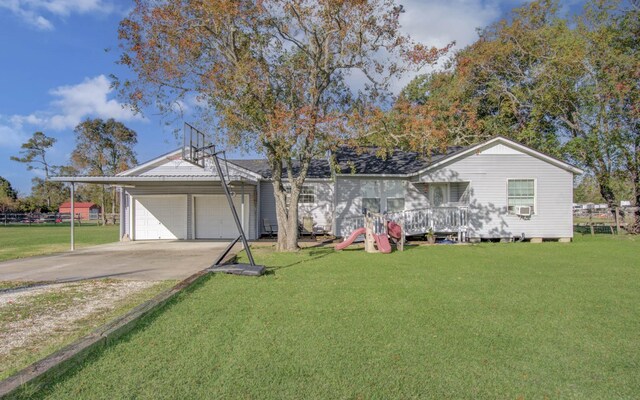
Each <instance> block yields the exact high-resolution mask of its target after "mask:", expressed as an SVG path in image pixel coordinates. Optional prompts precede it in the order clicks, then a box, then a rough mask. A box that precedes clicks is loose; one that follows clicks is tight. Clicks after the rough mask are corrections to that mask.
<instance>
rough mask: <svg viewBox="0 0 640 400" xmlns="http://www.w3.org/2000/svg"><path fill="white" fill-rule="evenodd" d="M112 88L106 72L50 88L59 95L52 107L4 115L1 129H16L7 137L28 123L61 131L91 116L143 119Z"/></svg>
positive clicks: (35, 127)
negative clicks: (113, 93) (121, 101)
mask: <svg viewBox="0 0 640 400" xmlns="http://www.w3.org/2000/svg"><path fill="white" fill-rule="evenodd" d="M112 91H113V89H112V88H111V84H110V82H109V80H108V79H107V77H106V76H104V75H99V76H96V77H95V78H87V79H85V80H84V81H83V82H81V83H78V84H76V85H65V86H59V87H57V88H54V89H52V90H51V91H50V92H49V94H51V95H52V96H53V97H54V98H55V99H54V100H53V101H52V102H51V103H50V107H49V109H48V110H43V111H35V112H33V113H31V114H28V115H12V116H10V117H8V118H4V119H5V120H6V123H5V124H4V125H0V129H2V128H4V129H5V130H11V131H13V132H14V134H13V135H11V136H9V134H7V137H11V138H16V137H17V136H16V134H15V132H22V130H23V127H24V126H25V125H28V126H30V127H32V128H34V129H39V130H45V129H49V130H54V131H61V130H65V129H73V128H74V127H75V126H76V125H78V124H79V123H80V122H81V121H82V120H83V119H85V118H88V117H98V118H103V119H108V118H114V119H116V120H118V121H133V120H142V119H143V117H142V116H140V115H136V114H134V113H133V112H132V111H131V110H130V109H128V108H126V107H123V104H122V103H120V102H118V101H117V100H115V99H112V98H109V97H110V94H111V92H112ZM0 132H3V131H0ZM7 132H8V131H7ZM4 135H5V134H4V133H3V136H4ZM0 140H1V139H0ZM12 140H13V139H7V140H6V141H7V142H10V141H12Z"/></svg>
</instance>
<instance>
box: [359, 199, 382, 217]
mask: <svg viewBox="0 0 640 400" xmlns="http://www.w3.org/2000/svg"><path fill="white" fill-rule="evenodd" d="M362 209H363V211H364V210H368V211H371V212H374V213H379V212H380V198H377V197H363V198H362Z"/></svg>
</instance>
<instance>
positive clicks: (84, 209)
mask: <svg viewBox="0 0 640 400" xmlns="http://www.w3.org/2000/svg"><path fill="white" fill-rule="evenodd" d="M73 211H74V213H75V214H76V216H79V217H80V219H82V220H96V219H99V218H100V206H99V205H97V204H95V203H82V202H80V203H75V204H74V210H73ZM58 212H59V213H60V214H71V202H69V201H67V202H64V203H62V204H60V208H59V209H58Z"/></svg>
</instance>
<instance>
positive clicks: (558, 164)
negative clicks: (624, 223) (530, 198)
mask: <svg viewBox="0 0 640 400" xmlns="http://www.w3.org/2000/svg"><path fill="white" fill-rule="evenodd" d="M494 143H502V144H504V145H505V146H509V147H511V148H515V149H517V150H519V151H521V152H523V153H525V154H528V155H530V156H532V157H535V158H538V159H540V160H543V161H546V162H548V163H549V164H552V165H555V166H556V167H558V168H562V169H564V170H567V171H569V172H571V173H573V174H576V175H580V174H582V173H584V171H582V170H581V169H580V168H577V167H574V166H573V165H571V164H568V163H566V162H564V161H561V160H558V159H555V158H553V157H551V156H548V155H546V154H544V153H541V152H539V151H537V150H534V149H532V148H530V147H527V146H525V145H522V144H520V143H517V142H514V141H512V140H510V139H507V138H505V137H502V136H496V137H494V138H493V139H489V140H487V141H485V142H482V143H478V144H477V145H475V146H472V147H469V148H468V149H466V150H463V151H461V152H459V153H455V154H452V155H451V156H449V157H445V158H443V159H441V160H439V161H438V162H435V163H433V164H431V165H429V166H428V167H426V168H423V169H422V170H420V171H418V172H416V173H415V174H412V175H420V174H423V173H425V172H428V171H431V170H433V169H436V168H438V167H440V166H442V165H443V164H447V163H449V162H452V161H455V160H458V159H461V158H464V157H467V156H468V155H470V154H473V153H475V152H477V151H480V150H482V149H483V148H485V147H489V146H490V145H492V144H494Z"/></svg>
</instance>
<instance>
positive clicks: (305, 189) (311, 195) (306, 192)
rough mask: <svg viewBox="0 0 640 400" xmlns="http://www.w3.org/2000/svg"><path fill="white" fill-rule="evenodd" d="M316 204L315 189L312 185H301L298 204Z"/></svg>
mask: <svg viewBox="0 0 640 400" xmlns="http://www.w3.org/2000/svg"><path fill="white" fill-rule="evenodd" d="M315 202H316V188H315V186H312V185H302V188H300V197H298V204H315Z"/></svg>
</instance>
